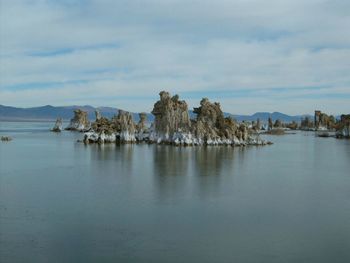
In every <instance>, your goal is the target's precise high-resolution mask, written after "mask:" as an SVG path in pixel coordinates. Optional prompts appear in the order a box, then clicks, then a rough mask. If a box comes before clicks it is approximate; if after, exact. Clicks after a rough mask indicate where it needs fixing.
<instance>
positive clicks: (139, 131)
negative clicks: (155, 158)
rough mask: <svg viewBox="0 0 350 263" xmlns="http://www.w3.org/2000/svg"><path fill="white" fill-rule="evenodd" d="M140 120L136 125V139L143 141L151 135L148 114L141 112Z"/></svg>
mask: <svg viewBox="0 0 350 263" xmlns="http://www.w3.org/2000/svg"><path fill="white" fill-rule="evenodd" d="M139 118H140V120H139V122H138V124H137V125H136V139H137V140H138V141H143V140H146V139H148V137H149V129H148V127H147V123H146V122H147V114H146V113H144V112H142V113H139Z"/></svg>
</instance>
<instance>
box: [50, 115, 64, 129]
mask: <svg viewBox="0 0 350 263" xmlns="http://www.w3.org/2000/svg"><path fill="white" fill-rule="evenodd" d="M62 130H63V127H62V118H58V119H57V120H56V123H55V125H54V126H53V128H52V129H51V131H53V132H61V131H62Z"/></svg>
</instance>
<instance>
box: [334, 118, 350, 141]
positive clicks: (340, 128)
mask: <svg viewBox="0 0 350 263" xmlns="http://www.w3.org/2000/svg"><path fill="white" fill-rule="evenodd" d="M336 130H337V132H336V136H337V138H350V114H347V115H345V114H343V115H341V116H340V121H339V122H338V123H337V124H336Z"/></svg>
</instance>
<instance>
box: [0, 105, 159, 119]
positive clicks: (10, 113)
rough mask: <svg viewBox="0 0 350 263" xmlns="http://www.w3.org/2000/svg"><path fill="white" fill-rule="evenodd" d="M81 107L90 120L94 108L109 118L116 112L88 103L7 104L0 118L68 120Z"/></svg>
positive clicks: (3, 107)
mask: <svg viewBox="0 0 350 263" xmlns="http://www.w3.org/2000/svg"><path fill="white" fill-rule="evenodd" d="M75 109H81V110H84V111H87V112H88V116H89V119H90V120H94V119H95V110H96V109H98V110H99V111H100V112H101V114H102V116H104V117H107V118H111V117H113V116H114V115H115V114H117V113H118V110H119V109H117V108H111V107H99V108H95V107H92V106H89V105H85V106H77V105H74V106H62V107H54V106H51V105H46V106H42V107H34V108H15V107H9V106H3V105H0V120H3V121H4V120H19V121H35V120H40V121H53V120H56V119H57V118H58V117H61V118H62V119H63V120H70V119H71V118H73V115H74V112H73V111H74V110H75ZM132 114H133V117H134V120H136V121H138V120H139V116H138V113H132ZM153 118H154V117H153V115H152V114H148V119H149V120H150V121H151V120H153Z"/></svg>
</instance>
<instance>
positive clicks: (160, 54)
mask: <svg viewBox="0 0 350 263" xmlns="http://www.w3.org/2000/svg"><path fill="white" fill-rule="evenodd" d="M349 8H350V4H349V3H348V1H345V0H344V1H321V0H317V1H316V0H311V1H307V2H306V1H301V0H297V1H292V0H290V1H287V0H285V1H280V0H279V1H277V0H270V1H258V0H244V1H243V0H239V1H224V0H222V1H209V0H208V1H203V0H202V1H184V0H183V1H180V0H179V1H171V0H169V1H164V0H163V1H160V0H159V1H155V0H153V1H106V0H103V1H101V0H99V1H97V0H92V1H82V0H80V1H73V2H72V1H64V3H58V2H56V1H13V0H11V1H10V0H8V1H6V0H0V39H1V40H0V74H1V75H0V103H1V104H6V105H17V106H33V105H41V104H53V105H62V104H65V105H67V104H93V105H109V106H118V107H123V108H125V109H129V110H137V111H141V110H150V109H151V107H152V106H153V103H152V101H151V99H152V98H154V99H156V98H157V94H158V92H159V91H160V90H163V89H166V90H170V91H172V92H178V93H180V95H181V93H183V96H185V97H186V92H189V91H191V92H196V93H195V94H197V95H196V96H198V98H197V97H195V98H194V97H193V96H191V97H189V98H188V99H189V101H190V103H191V106H192V104H193V103H192V101H194V100H197V101H199V99H200V96H201V91H203V94H205V92H207V91H213V90H216V89H217V90H220V91H223V90H224V91H226V92H232V94H233V95H232V96H230V97H228V98H225V97H223V98H218V99H220V100H222V103H221V104H222V106H223V108H224V109H225V110H227V111H230V112H233V113H252V112H254V111H267V110H271V111H275V110H276V111H277V110H278V111H284V112H287V113H304V111H308V112H312V111H313V109H314V108H316V107H317V108H320V109H322V110H324V111H330V112H331V113H338V112H341V111H347V110H348V108H347V105H348V101H349V99H350V74H348V72H350V62H349V61H350V34H348V28H350V16H349V14H348V13H347V12H346V11H345V10H349ZM55 52H56V53H57V54H56V55H52V56H50V55H49V54H54V53H55ZM40 54H41V56H40ZM45 54H46V55H45ZM35 83H39V84H38V87H36V86H35ZM40 83H44V84H40ZM45 83H47V87H46V88H45ZM50 83H55V85H51V86H50V85H49V84H50ZM60 83H61V84H60ZM305 87H322V89H319V90H317V89H312V90H305V89H304V88H305ZM281 88H285V90H284V91H283V92H281V91H279V90H280V89H281ZM273 89H276V91H275V92H274V91H273ZM242 90H254V92H253V93H252V92H250V93H249V96H248V95H247V96H237V98H235V97H234V94H236V93H235V92H238V91H239V92H241V91H242ZM259 90H260V91H261V92H259ZM218 94H220V93H218ZM327 94H338V95H339V96H331V97H329V98H328V99H327V100H326V99H324V96H327ZM260 95H261V96H260ZM341 95H344V96H343V97H341ZM303 96H304V97H303ZM133 97H134V99H133ZM142 97H144V98H145V99H144V100H142V99H140V98H142ZM289 98H291V99H290V100H289ZM305 103H307V105H304V104H305ZM193 106H194V105H193Z"/></svg>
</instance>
